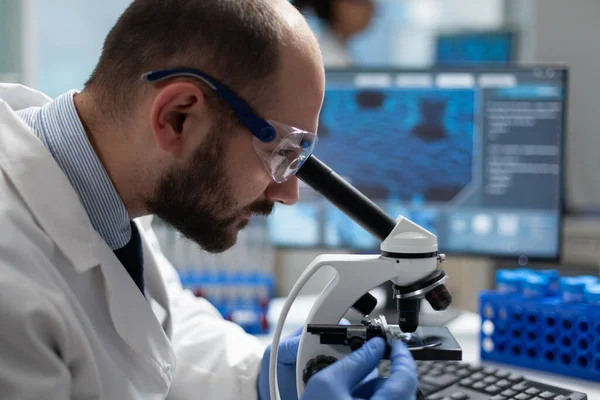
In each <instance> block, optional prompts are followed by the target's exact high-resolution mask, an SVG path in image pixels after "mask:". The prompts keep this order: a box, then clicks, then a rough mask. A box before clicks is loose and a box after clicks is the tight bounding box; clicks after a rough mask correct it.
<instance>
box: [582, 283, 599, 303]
mask: <svg viewBox="0 0 600 400" xmlns="http://www.w3.org/2000/svg"><path fill="white" fill-rule="evenodd" d="M583 297H584V300H585V302H586V303H587V304H589V305H592V306H600V284H596V285H589V286H586V287H585V289H584V293H583Z"/></svg>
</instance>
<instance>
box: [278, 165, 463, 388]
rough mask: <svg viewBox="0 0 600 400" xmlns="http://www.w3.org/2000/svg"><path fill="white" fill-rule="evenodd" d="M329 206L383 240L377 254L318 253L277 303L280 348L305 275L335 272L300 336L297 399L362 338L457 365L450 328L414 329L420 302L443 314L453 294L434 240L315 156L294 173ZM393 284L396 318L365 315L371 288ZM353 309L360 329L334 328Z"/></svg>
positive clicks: (458, 350) (373, 301)
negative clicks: (326, 269)
mask: <svg viewBox="0 0 600 400" xmlns="http://www.w3.org/2000/svg"><path fill="white" fill-rule="evenodd" d="M297 176H298V178H299V179H301V180H302V181H303V182H305V183H306V184H307V185H309V186H310V187H312V188H313V189H315V190H316V191H317V192H319V193H320V194H321V195H323V196H324V197H325V198H326V199H327V200H329V201H330V202H331V203H332V204H333V205H334V206H336V207H337V208H338V209H340V210H341V211H342V212H344V213H345V214H346V215H347V216H349V217H350V218H352V219H353V220H354V221H355V222H356V223H358V224H359V225H360V226H361V227H363V228H364V229H365V230H367V231H368V232H369V233H371V234H372V235H373V236H374V237H375V238H377V239H378V240H380V241H381V247H380V248H381V253H380V254H379V255H350V254H336V255H321V256H318V257H317V258H315V259H314V260H313V261H312V263H311V264H310V265H309V266H308V267H307V268H306V270H305V271H304V272H303V273H302V275H301V276H300V278H298V281H297V282H296V284H295V285H294V287H293V288H292V291H291V292H290V294H289V296H288V298H287V299H286V302H285V304H284V306H283V309H282V312H281V315H280V317H279V320H278V322H277V326H276V329H275V333H274V337H273V345H272V348H274V349H276V348H278V345H279V340H280V337H281V332H282V330H283V324H284V322H285V318H286V317H287V313H288V312H289V309H290V308H291V305H292V303H293V301H294V299H295V298H296V296H297V295H298V293H299V292H300V290H301V289H302V287H303V286H304V284H305V283H306V282H307V281H308V280H309V279H310V278H311V276H312V275H313V274H314V273H315V272H316V271H317V270H318V269H320V268H321V267H324V266H329V267H332V268H334V269H335V271H336V276H335V277H334V278H333V279H332V280H331V281H330V282H329V284H328V285H327V287H326V288H325V289H323V291H322V292H321V294H320V295H319V296H318V298H317V300H316V302H315V304H314V305H313V307H312V309H311V311H310V314H309V316H308V319H307V321H306V324H305V327H304V329H303V331H302V337H301V339H300V347H299V350H298V358H297V364H296V382H297V391H298V398H300V397H301V396H302V393H303V392H304V387H305V385H306V382H307V381H308V380H309V379H310V377H311V376H312V375H314V374H316V373H317V372H319V371H320V370H322V369H324V368H326V367H327V366H329V365H330V364H332V363H333V362H335V361H337V360H338V359H340V358H342V357H344V356H346V355H347V354H349V353H350V352H352V351H354V350H357V349H359V348H360V347H361V346H362V345H363V344H364V343H365V342H366V341H367V340H369V339H371V338H373V337H381V338H383V339H384V340H386V341H387V343H388V345H387V351H386V357H388V356H389V351H390V350H391V343H392V341H393V340H403V341H404V342H406V344H407V345H408V348H409V350H410V351H411V354H412V355H413V357H414V358H415V360H461V358H462V350H461V348H460V346H459V345H458V343H457V342H456V340H455V339H454V337H453V336H452V334H451V333H450V331H449V330H448V329H447V328H445V327H439V326H432V327H428V326H419V311H420V304H421V301H422V300H423V299H425V300H426V301H427V302H429V304H430V305H431V307H432V308H433V309H434V310H437V311H439V310H444V309H446V308H447V307H448V306H449V305H450V303H451V302H452V297H451V295H450V293H448V290H447V289H446V286H445V285H444V284H445V283H446V281H447V280H448V277H447V276H446V274H445V273H444V271H442V270H441V269H438V268H437V266H438V264H440V263H443V262H444V261H445V256H444V255H443V254H439V253H438V246H437V238H436V236H435V235H433V234H432V233H430V232H428V231H427V230H426V229H424V228H422V227H421V226H419V225H417V224H415V223H414V222H412V221H410V220H408V219H406V218H404V217H402V216H400V217H398V219H396V220H394V219H393V218H391V217H390V216H389V215H387V214H386V213H385V212H384V211H383V210H382V209H381V208H379V207H378V206H377V205H376V204H375V203H373V202H372V201H371V200H370V199H368V198H367V197H366V196H365V195H363V194H362V193H361V192H360V191H358V190H357V189H356V188H355V187H353V186H352V185H351V184H349V183H348V182H346V181H345V180H344V179H342V178H341V177H340V176H339V175H337V174H336V173H335V172H334V171H333V170H332V169H331V168H329V167H328V166H327V165H325V164H324V163H323V162H321V161H320V160H319V159H317V158H316V157H315V156H314V155H311V156H310V157H309V158H307V159H306V160H305V161H304V163H303V165H302V167H301V168H300V170H299V171H298V173H297ZM387 281H391V282H392V283H393V298H394V299H395V300H396V303H397V311H398V320H397V323H395V322H396V321H387V320H386V318H385V316H383V315H380V316H371V315H370V314H371V313H372V312H373V310H374V309H375V307H376V305H377V300H376V299H375V297H373V296H372V295H371V294H370V293H369V290H371V289H373V288H375V287H377V286H379V285H381V284H382V283H385V282H387ZM350 308H352V309H353V310H354V311H356V312H358V313H359V314H360V315H361V316H362V320H361V323H360V324H357V325H339V322H340V321H341V319H342V318H343V317H344V315H345V314H346V312H347V311H348V310H349V309H350ZM276 365H277V352H276V351H273V352H271V360H270V390H271V399H279V396H278V395H279V390H278V388H277V382H276V381H277V380H276V371H277V368H276V367H275V366H276Z"/></svg>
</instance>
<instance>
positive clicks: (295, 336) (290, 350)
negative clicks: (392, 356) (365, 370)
mask: <svg viewBox="0 0 600 400" xmlns="http://www.w3.org/2000/svg"><path fill="white" fill-rule="evenodd" d="M340 325H350V322H349V321H348V320H347V319H344V318H343V319H342V320H341V321H340ZM302 329H303V328H298V329H297V330H295V331H294V333H292V334H291V335H289V336H286V337H284V338H283V339H281V341H280V342H279V354H278V355H277V383H278V384H279V393H280V394H279V396H280V397H281V400H298V392H297V389H296V358H297V357H298V347H300V337H301V335H302ZM270 357H271V345H269V346H268V347H267V349H266V350H265V354H264V355H263V358H262V362H261V364H260V371H259V373H258V383H257V385H258V398H259V400H270V398H271V396H270V393H269V359H270ZM375 372H376V371H375Z"/></svg>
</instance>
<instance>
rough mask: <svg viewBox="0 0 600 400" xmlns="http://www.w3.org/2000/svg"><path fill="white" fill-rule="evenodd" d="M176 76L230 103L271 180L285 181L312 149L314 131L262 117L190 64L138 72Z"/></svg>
mask: <svg viewBox="0 0 600 400" xmlns="http://www.w3.org/2000/svg"><path fill="white" fill-rule="evenodd" d="M177 77H189V78H195V79H199V80H200V81H202V82H204V83H205V84H206V85H207V86H208V87H209V88H210V89H212V90H213V92H214V93H216V94H217V96H219V97H220V98H221V99H223V100H224V101H225V102H226V103H227V104H228V105H229V107H231V110H232V111H233V112H234V114H235V115H236V116H237V117H238V118H239V120H240V122H241V123H242V124H243V125H244V126H245V127H246V128H247V129H248V130H249V131H250V133H252V135H253V136H254V141H253V142H254V149H255V150H256V153H257V154H258V156H259V157H260V158H261V160H262V161H263V163H264V164H265V166H266V167H267V170H268V171H269V173H270V174H271V177H272V178H273V180H274V181H275V182H277V183H282V182H285V181H286V180H287V179H288V178H289V177H290V176H292V175H294V174H296V172H298V170H299V169H300V167H301V166H302V164H303V163H304V161H305V160H306V159H307V158H308V157H309V156H310V155H311V154H312V153H313V151H314V149H315V146H316V144H317V135H315V134H314V133H311V132H307V131H303V130H302V129H298V128H294V127H292V126H289V125H286V124H282V123H281V122H276V121H272V120H264V119H263V118H261V117H259V116H258V115H257V114H256V113H255V112H254V111H253V110H252V108H251V107H250V105H248V103H246V102H245V101H244V100H242V99H241V98H240V97H239V96H238V95H236V94H235V93H234V92H233V91H232V90H230V89H229V88H227V87H226V86H225V85H223V84H222V83H220V82H219V81H217V80H216V79H215V78H213V77H211V76H210V75H208V74H205V73H204V72H202V71H199V70H197V69H193V68H174V69H166V70H159V71H152V72H148V73H145V74H144V75H142V80H143V81H145V82H160V81H163V80H165V79H171V78H177Z"/></svg>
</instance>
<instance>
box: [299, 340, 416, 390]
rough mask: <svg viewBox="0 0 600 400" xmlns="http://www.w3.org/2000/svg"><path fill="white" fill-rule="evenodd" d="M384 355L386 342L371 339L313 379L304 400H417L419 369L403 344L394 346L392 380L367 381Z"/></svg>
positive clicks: (309, 382) (394, 344)
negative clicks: (359, 399)
mask: <svg viewBox="0 0 600 400" xmlns="http://www.w3.org/2000/svg"><path fill="white" fill-rule="evenodd" d="M384 352H385V342H384V340H383V339H381V338H374V339H371V340H369V341H368V342H367V343H365V344H364V345H363V346H362V347H361V348H360V349H358V350H356V351H354V352H352V353H351V354H349V355H348V356H346V357H344V358H342V359H340V360H338V361H336V362H335V363H333V364H332V365H330V366H329V367H327V368H325V369H323V370H322V371H319V372H317V373H316V374H315V375H314V376H313V377H311V378H310V380H309V381H308V384H307V385H306V390H305V391H304V394H303V395H302V400H318V399H327V400H354V399H358V398H361V399H371V400H387V399H395V400H414V399H415V397H416V392H417V368H416V364H415V361H414V359H413V357H412V355H411V354H410V352H409V351H408V348H407V347H406V344H404V343H403V342H401V341H396V342H394V343H393V345H392V353H391V356H390V358H391V361H392V370H391V374H390V376H389V378H384V379H380V378H376V379H371V380H366V381H364V380H365V378H366V377H367V376H368V375H369V374H370V373H371V372H372V371H373V369H374V368H376V367H377V365H378V364H379V361H380V360H381V358H382V357H383V354H384ZM363 381H364V382H363ZM361 382H362V383H361Z"/></svg>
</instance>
